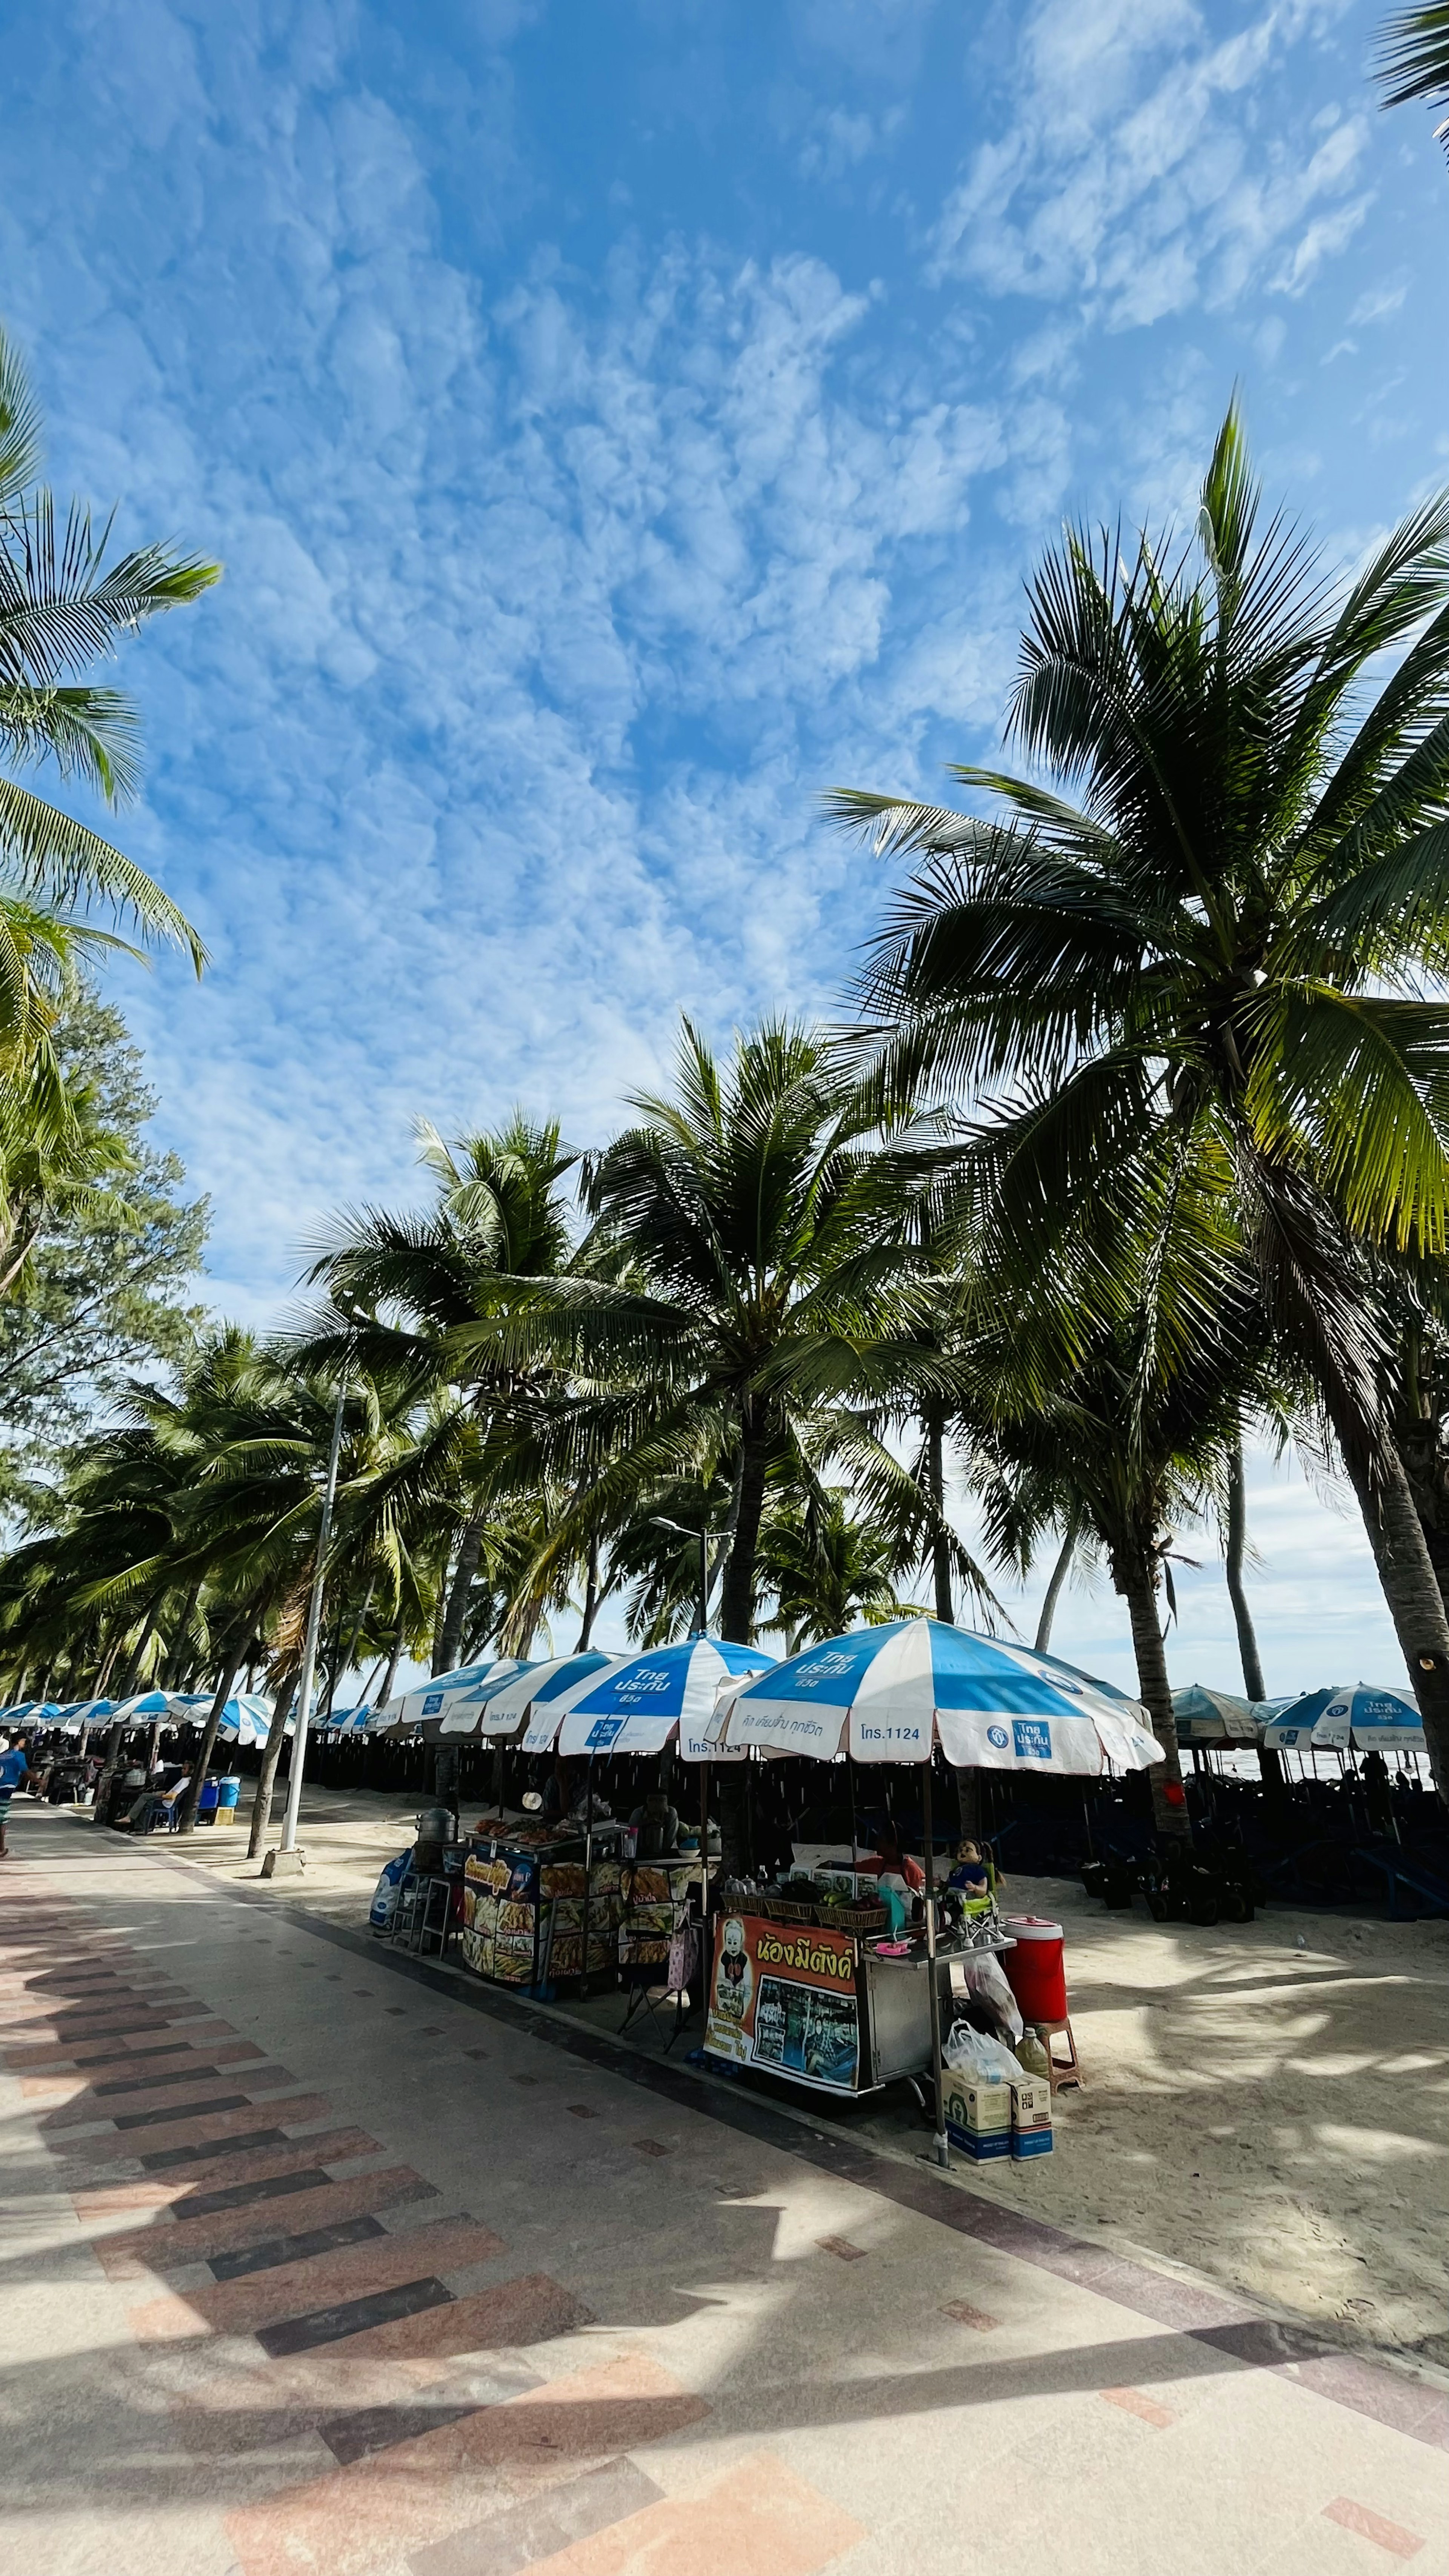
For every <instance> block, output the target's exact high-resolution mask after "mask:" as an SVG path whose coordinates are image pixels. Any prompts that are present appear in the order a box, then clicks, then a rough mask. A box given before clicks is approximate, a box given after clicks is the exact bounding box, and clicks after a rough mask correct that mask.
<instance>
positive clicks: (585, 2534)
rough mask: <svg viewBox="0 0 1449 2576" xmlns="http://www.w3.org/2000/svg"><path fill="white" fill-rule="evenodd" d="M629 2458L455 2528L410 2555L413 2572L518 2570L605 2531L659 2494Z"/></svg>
mask: <svg viewBox="0 0 1449 2576" xmlns="http://www.w3.org/2000/svg"><path fill="white" fill-rule="evenodd" d="M662 2492H663V2491H662V2489H661V2488H659V2487H657V2486H656V2485H655V2483H654V2480H653V2479H652V2478H647V2477H646V2476H645V2474H644V2472H643V2470H642V2469H636V2468H635V2466H634V2463H633V2461H632V2460H610V2461H608V2462H606V2464H605V2466H604V2467H603V2468H600V2469H590V2470H589V2471H588V2473H587V2475H586V2476H584V2477H581V2478H570V2479H568V2480H567V2481H566V2483H565V2484H564V2485H563V2486H557V2487H550V2488H549V2489H548V2491H547V2493H546V2494H544V2495H540V2496H530V2497H529V2498H528V2499H527V2500H526V2502H524V2503H523V2504H516V2505H512V2506H510V2508H509V2509H508V2511H507V2512H505V2513H499V2514H495V2515H494V2516H493V2517H492V2519H491V2520H490V2521H488V2522H485V2523H479V2524H476V2525H475V2526H474V2528H473V2529H472V2530H471V2531H459V2532H453V2533H451V2534H450V2535H449V2537H448V2538H447V2539H446V2540H439V2541H436V2542H435V2543H434V2544H433V2546H432V2547H431V2548H430V2549H419V2550H417V2551H415V2552H414V2554H413V2556H412V2557H411V2558H410V2559H409V2560H408V2566H409V2568H410V2570H411V2576H520V2570H521V2569H523V2568H525V2567H531V2566H534V2565H535V2564H536V2563H537V2562H538V2561H539V2560H540V2559H549V2558H553V2557H555V2556H557V2555H558V2554H559V2553H561V2552H562V2551H563V2550H565V2549H568V2548H571V2547H572V2546H573V2545H574V2544H575V2543H576V2542H578V2541H581V2540H588V2539H591V2538H592V2536H593V2534H594V2533H595V2532H596V2531H607V2530H608V2529H609V2527H610V2525H611V2524H613V2523H616V2522H623V2521H625V2520H626V2519H627V2517H628V2516H629V2515H630V2514H632V2513H642V2512H643V2511H644V2508H645V2506H646V2505H651V2504H657V2503H658V2502H659V2499H660V2496H661V2494H662Z"/></svg>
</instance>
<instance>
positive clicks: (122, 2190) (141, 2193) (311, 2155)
mask: <svg viewBox="0 0 1449 2576" xmlns="http://www.w3.org/2000/svg"><path fill="white" fill-rule="evenodd" d="M379 2152H380V2149H379V2146H378V2141H377V2139H376V2138H373V2137H369V2135H368V2133H367V2131H366V2129H322V2130H320V2131H318V2132H317V2134H316V2135H315V2136H313V2137H307V2138H283V2139H281V2140H280V2141H279V2142H278V2144H277V2145H276V2146H275V2147H248V2148H246V2149H245V2150H244V2151H243V2152H242V2153H241V2154H239V2155H229V2154H228V2153H227V2152H226V2141H225V2139H223V2140H222V2141H221V2143H220V2145H219V2146H218V2148H217V2152H216V2154H215V2155H214V2156H198V2158H197V2160H196V2162H195V2164H186V2165H178V2166H176V2168H175V2169H174V2171H173V2172H170V2173H166V2174H145V2175H137V2176H136V2177H135V2178H134V2179H131V2180H128V2181H126V2182H115V2183H98V2184H96V2185H95V2186H93V2187H88V2186H86V2185H85V2184H78V2185H77V2187H76V2188H75V2190H73V2191H72V2193H71V2195H70V2200H71V2207H72V2208H73V2209H74V2211H75V2214H76V2216H77V2218H82V2219H87V2218H110V2217H113V2216H114V2215H115V2213H116V2211H118V2210H122V2209H164V2208H165V2206H166V2204H167V2203H168V2201H173V2200H185V2199H187V2198H188V2197H189V2196H190V2194H191V2193H192V2192H194V2191H214V2190H216V2189H218V2188H219V2187H220V2185H221V2184H223V2183H231V2182H259V2181H260V2180H261V2179H262V2176H263V2175H264V2174H281V2173H301V2172H303V2171H305V2170H306V2169H307V2168H308V2167H310V2166H312V2165H340V2164H350V2163H351V2161H352V2159H353V2157H354V2156H371V2155H377V2154H378V2153H379Z"/></svg>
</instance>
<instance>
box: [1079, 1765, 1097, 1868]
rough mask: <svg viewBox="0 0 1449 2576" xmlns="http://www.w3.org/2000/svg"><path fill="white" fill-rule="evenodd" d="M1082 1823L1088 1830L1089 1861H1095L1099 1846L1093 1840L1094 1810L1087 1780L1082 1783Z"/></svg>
mask: <svg viewBox="0 0 1449 2576" xmlns="http://www.w3.org/2000/svg"><path fill="white" fill-rule="evenodd" d="M1082 1822H1083V1824H1084V1825H1085V1826H1086V1828H1087V1858H1088V1860H1095V1859H1096V1857H1097V1846H1096V1844H1095V1843H1094V1842H1093V1840H1092V1810H1091V1806H1090V1803H1089V1801H1088V1798H1087V1784H1086V1781H1085V1780H1084V1781H1083V1782H1082Z"/></svg>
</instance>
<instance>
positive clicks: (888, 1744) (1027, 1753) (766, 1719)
mask: <svg viewBox="0 0 1449 2576" xmlns="http://www.w3.org/2000/svg"><path fill="white" fill-rule="evenodd" d="M709 1734H710V1741H711V1743H712V1744H713V1745H715V1746H719V1745H720V1744H727V1745H731V1746H735V1747H740V1746H749V1745H755V1746H758V1747H760V1748H761V1749H762V1750H765V1751H768V1752H777V1753H806V1754H812V1755H813V1756H814V1757H815V1758H816V1759H817V1760H819V1761H831V1760H833V1759H834V1757H835V1756H836V1755H837V1754H838V1753H844V1752H849V1753H850V1754H852V1755H853V1756H854V1758H855V1760H856V1761H857V1762H925V1761H928V1760H929V1758H930V1754H931V1750H932V1746H933V1744H934V1743H939V1744H940V1746H941V1748H942V1751H943V1752H944V1753H945V1756H946V1759H947V1761H948V1762H951V1763H953V1764H955V1765H956V1766H957V1767H958V1768H961V1769H979V1770H989V1771H1067V1772H1076V1773H1081V1774H1084V1775H1087V1776H1093V1775H1095V1774H1096V1773H1098V1772H1100V1771H1102V1770H1103V1769H1104V1768H1105V1766H1106V1764H1107V1763H1108V1762H1109V1761H1110V1762H1113V1763H1115V1764H1116V1765H1117V1767H1118V1768H1119V1769H1121V1770H1129V1771H1140V1770H1145V1769H1146V1767H1147V1765H1148V1763H1150V1762H1160V1761H1161V1759H1162V1748H1161V1746H1160V1745H1159V1744H1157V1743H1156V1742H1155V1740H1154V1739H1153V1737H1152V1736H1151V1735H1149V1734H1148V1733H1147V1731H1146V1728H1145V1727H1144V1726H1143V1724H1142V1711H1141V1709H1140V1708H1139V1706H1138V1704H1137V1702H1136V1701H1135V1700H1131V1699H1128V1697H1127V1696H1126V1694H1125V1692H1122V1691H1118V1690H1116V1689H1114V1687H1113V1686H1112V1684H1111V1683H1110V1682H1094V1681H1090V1680H1089V1679H1088V1678H1087V1676H1086V1675H1085V1674H1084V1673H1078V1672H1075V1671H1074V1670H1073V1669H1072V1667H1071V1665H1070V1664H1062V1663H1059V1662H1058V1661H1057V1660H1056V1658H1055V1656H1052V1655H1037V1654H1032V1653H1031V1652H1029V1650H1028V1649H1027V1648H1026V1647H1024V1646H1011V1645H1006V1644H1003V1643H1002V1642H1001V1641H1000V1640H999V1639H997V1638H994V1637H978V1636H976V1635H975V1634H974V1633H973V1632H972V1631H971V1630H970V1629H969V1628H953V1627H949V1626H947V1625H946V1624H945V1622H944V1621H941V1620H938V1619H925V1618H920V1619H901V1620H891V1621H889V1622H887V1623H886V1624H885V1625H883V1626H881V1627H879V1628H865V1629H860V1630H857V1631H855V1632H854V1633H853V1634H851V1635H850V1636H846V1637H833V1638H831V1639H830V1640H829V1641H828V1642H827V1643H826V1644H825V1645H823V1646H812V1647H811V1648H810V1649H809V1651H808V1652H807V1653H805V1654H803V1655H792V1656H791V1657H790V1659H789V1661H788V1662H787V1663H783V1664H778V1665H777V1666H776V1667H775V1669H774V1670H773V1671H772V1672H769V1673H767V1674H765V1675H764V1677H763V1678H762V1679H759V1680H756V1681H752V1682H751V1681H747V1682H744V1683H742V1684H740V1685H738V1686H736V1687H733V1688H731V1687H729V1686H728V1685H727V1686H725V1687H724V1688H722V1689H721V1691H720V1693H719V1699H718V1705H717V1713H716V1716H715V1719H714V1721H713V1723H712V1724H711V1727H710V1730H709Z"/></svg>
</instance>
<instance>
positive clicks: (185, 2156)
mask: <svg viewBox="0 0 1449 2576" xmlns="http://www.w3.org/2000/svg"><path fill="white" fill-rule="evenodd" d="M286 2143H287V2133H286V2131H285V2129H248V2130H247V2131H246V2133H245V2135H244V2136H242V2137H239V2138H221V2139H218V2138H203V2139H202V2140H201V2143H200V2144H199V2146H194V2147H163V2148H162V2149H161V2152H160V2154H159V2155H154V2156H143V2157H142V2158H141V2169H142V2171H143V2173H169V2172H170V2171H171V2168H172V2167H173V2165H196V2164H201V2163H203V2162H204V2161H205V2160H206V2158H208V2157H210V2156H215V2155H219V2154H221V2153H222V2152H225V2153H226V2154H227V2155H229V2156H245V2155H250V2153H251V2151H252V2149H253V2148H254V2147H282V2146H285V2145H286Z"/></svg>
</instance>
